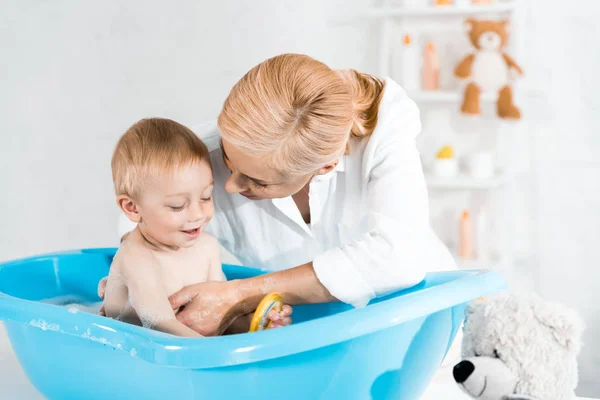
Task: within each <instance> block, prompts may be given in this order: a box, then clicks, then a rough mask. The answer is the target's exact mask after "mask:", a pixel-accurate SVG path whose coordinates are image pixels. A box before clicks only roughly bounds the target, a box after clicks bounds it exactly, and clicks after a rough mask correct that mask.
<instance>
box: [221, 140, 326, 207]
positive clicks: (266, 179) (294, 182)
mask: <svg viewBox="0 0 600 400" xmlns="http://www.w3.org/2000/svg"><path fill="white" fill-rule="evenodd" d="M221 150H222V151H223V161H224V162H225V165H226V166H227V168H228V169H229V170H230V171H231V176H230V177H229V179H227V182H225V190H226V191H227V193H239V194H241V195H242V196H244V197H246V198H248V199H250V200H262V199H276V198H283V197H288V196H291V195H293V194H296V193H298V192H299V191H300V189H302V188H303V187H304V186H305V185H306V184H307V183H308V182H309V181H310V180H311V179H312V177H313V176H314V175H318V174H322V173H327V172H329V171H331V170H332V169H333V168H334V167H335V165H336V164H337V162H336V163H332V164H331V165H328V166H325V167H323V168H321V169H320V170H319V171H316V172H315V173H313V174H308V175H305V176H300V177H294V178H291V179H290V178H287V179H286V178H284V177H282V176H281V174H280V173H279V172H278V171H276V170H274V169H273V168H268V167H266V165H267V161H266V158H265V157H258V156H254V155H248V154H244V153H242V152H241V151H240V150H239V149H237V148H236V147H235V146H233V145H232V144H231V143H229V142H227V140H224V139H223V140H221Z"/></svg>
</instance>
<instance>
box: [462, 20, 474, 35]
mask: <svg viewBox="0 0 600 400" xmlns="http://www.w3.org/2000/svg"><path fill="white" fill-rule="evenodd" d="M476 24H477V20H476V19H475V18H467V19H466V20H465V22H464V27H463V28H464V30H465V32H467V33H469V32H471V31H472V30H473V28H474V27H475V25H476Z"/></svg>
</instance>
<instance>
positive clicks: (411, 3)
mask: <svg viewBox="0 0 600 400" xmlns="http://www.w3.org/2000/svg"><path fill="white" fill-rule="evenodd" d="M402 5H403V6H404V7H406V8H418V7H422V6H423V0H404V1H403V3H402Z"/></svg>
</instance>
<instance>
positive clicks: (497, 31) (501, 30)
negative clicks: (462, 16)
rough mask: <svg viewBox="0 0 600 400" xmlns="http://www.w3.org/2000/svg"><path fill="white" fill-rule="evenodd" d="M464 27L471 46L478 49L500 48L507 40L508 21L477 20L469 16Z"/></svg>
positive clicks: (491, 49)
mask: <svg viewBox="0 0 600 400" xmlns="http://www.w3.org/2000/svg"><path fill="white" fill-rule="evenodd" d="M465 29H466V30H467V33H468V35H469V39H470V40H471V43H472V44H473V46H475V48H476V49H478V50H484V51H494V50H496V51H497V50H500V49H502V48H503V47H504V45H505V44H506V41H507V40H508V21H506V20H504V21H491V20H477V19H474V18H469V19H467V21H466V22H465Z"/></svg>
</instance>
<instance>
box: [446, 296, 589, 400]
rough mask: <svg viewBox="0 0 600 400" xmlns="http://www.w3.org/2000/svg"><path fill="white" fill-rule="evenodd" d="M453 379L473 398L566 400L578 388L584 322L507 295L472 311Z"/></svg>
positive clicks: (560, 309) (569, 312) (531, 299)
mask: <svg viewBox="0 0 600 400" xmlns="http://www.w3.org/2000/svg"><path fill="white" fill-rule="evenodd" d="M463 330H464V335H463V343H462V358H463V360H462V361H461V362H460V363H458V364H457V365H456V366H455V367H454V370H453V375H454V379H455V380H456V382H457V383H458V384H459V385H460V386H461V388H462V389H463V390H464V391H465V392H466V393H467V394H469V395H471V396H472V397H474V398H478V399H482V400H501V399H518V398H533V399H543V400H550V399H553V400H567V399H571V398H574V390H575V387H576V386H577V380H578V374H577V359H576V358H577V354H578V353H579V349H580V347H581V334H582V331H583V322H582V320H581V319H580V317H579V316H578V315H577V314H576V313H575V312H574V311H572V310H570V309H567V308H566V307H564V306H562V305H559V304H553V303H549V302H546V301H544V300H542V299H541V298H539V297H538V296H536V295H534V294H529V293H528V294H514V293H513V294H502V295H499V296H498V297H495V298H493V299H489V300H484V301H475V302H473V303H471V304H470V305H469V306H468V307H467V311H466V321H465V325H464V328H463Z"/></svg>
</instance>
